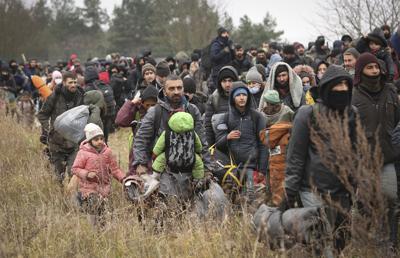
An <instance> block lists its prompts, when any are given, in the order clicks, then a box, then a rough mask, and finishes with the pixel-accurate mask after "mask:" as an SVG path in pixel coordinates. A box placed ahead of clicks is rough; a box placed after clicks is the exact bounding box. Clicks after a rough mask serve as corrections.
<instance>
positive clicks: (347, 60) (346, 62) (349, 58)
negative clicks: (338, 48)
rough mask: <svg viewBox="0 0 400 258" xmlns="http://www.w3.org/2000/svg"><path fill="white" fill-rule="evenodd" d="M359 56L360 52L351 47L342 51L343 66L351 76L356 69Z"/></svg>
mask: <svg viewBox="0 0 400 258" xmlns="http://www.w3.org/2000/svg"><path fill="white" fill-rule="evenodd" d="M359 57H360V53H359V52H358V51H357V49H355V48H353V47H351V48H348V49H347V50H346V51H344V53H343V67H344V69H346V71H347V72H348V73H349V74H350V75H351V76H353V78H354V74H355V70H356V62H357V59H358V58H359Z"/></svg>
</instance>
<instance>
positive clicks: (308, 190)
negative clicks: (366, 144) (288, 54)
mask: <svg viewBox="0 0 400 258" xmlns="http://www.w3.org/2000/svg"><path fill="white" fill-rule="evenodd" d="M352 86H353V84H352V79H351V76H350V74H349V73H348V72H346V70H345V69H344V68H343V67H341V66H337V65H331V66H330V67H329V68H328V70H327V71H326V73H325V74H324V76H323V77H322V78H321V81H320V84H319V90H320V96H321V98H320V100H319V101H318V102H317V103H316V104H315V105H312V106H311V105H307V106H303V107H301V108H300V109H299V110H298V112H297V114H296V116H295V118H294V121H293V127H292V131H291V136H290V140H289V145H288V149H287V154H286V155H287V156H286V161H287V163H286V170H285V193H286V194H285V198H284V200H283V201H282V203H281V204H280V210H281V211H284V210H286V209H288V208H294V207H295V202H296V196H297V195H298V194H300V198H301V202H302V204H303V206H304V207H311V206H324V205H326V206H327V207H328V212H329V214H332V215H333V216H328V221H329V223H330V224H331V226H332V232H335V237H334V240H335V241H334V247H335V249H336V250H338V251H340V250H342V249H343V248H344V246H345V239H346V235H347V232H346V231H342V230H346V227H343V228H342V229H338V226H343V225H344V224H343V223H346V220H345V218H346V215H345V214H343V211H345V212H349V211H350V208H351V197H350V194H349V193H348V191H347V190H346V188H345V186H344V185H343V184H342V182H341V181H340V179H339V178H338V176H337V174H338V173H339V171H332V170H331V169H329V168H328V167H326V166H325V165H324V161H323V158H322V157H321V155H320V154H319V153H318V151H317V148H316V146H315V143H314V142H313V139H312V137H311V133H310V131H311V127H313V128H314V129H315V130H318V125H316V124H315V123H316V121H315V119H314V118H315V115H314V114H315V113H318V114H320V115H322V116H324V115H327V114H336V115H337V116H338V117H344V115H345V113H346V114H347V117H348V126H349V128H348V129H349V130H348V132H349V137H350V139H351V141H352V142H355V141H356V137H355V131H356V113H355V109H354V108H352V107H351V96H352ZM313 121H314V122H313ZM321 133H323V132H321ZM328 140H329V139H328ZM326 144H329V142H327V143H326ZM349 151H353V150H349ZM312 188H315V190H316V193H315V194H314V193H313V191H312ZM320 195H321V196H325V197H326V199H331V200H333V201H334V202H335V203H337V205H340V207H341V208H335V207H336V206H335V207H333V206H332V203H329V202H325V201H323V200H322V198H320ZM326 199H325V198H324V200H326Z"/></svg>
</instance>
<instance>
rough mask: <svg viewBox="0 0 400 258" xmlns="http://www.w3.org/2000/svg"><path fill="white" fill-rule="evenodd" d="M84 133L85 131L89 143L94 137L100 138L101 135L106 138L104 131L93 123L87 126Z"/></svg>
mask: <svg viewBox="0 0 400 258" xmlns="http://www.w3.org/2000/svg"><path fill="white" fill-rule="evenodd" d="M84 131H85V135H86V140H88V141H90V140H91V139H93V138H94V137H96V136H99V135H103V136H104V133H103V130H101V128H100V127H99V126H98V125H96V124H93V123H90V124H87V125H86V126H85V129H84Z"/></svg>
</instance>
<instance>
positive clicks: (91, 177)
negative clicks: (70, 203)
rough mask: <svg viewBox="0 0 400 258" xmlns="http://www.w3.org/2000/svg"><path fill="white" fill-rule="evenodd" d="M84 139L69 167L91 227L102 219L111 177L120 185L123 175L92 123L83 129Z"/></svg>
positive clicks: (98, 128) (96, 127) (80, 202)
mask: <svg viewBox="0 0 400 258" xmlns="http://www.w3.org/2000/svg"><path fill="white" fill-rule="evenodd" d="M84 130H85V135H86V140H85V141H83V142H82V143H81V145H80V149H79V152H78V154H77V156H76V159H75V161H74V165H73V166H72V173H73V174H74V175H76V176H77V177H78V201H79V204H80V206H81V207H82V210H83V211H84V212H86V213H88V214H89V215H90V221H91V222H92V223H93V224H94V225H95V224H97V223H98V222H99V221H101V219H102V214H103V212H104V211H105V203H106V199H107V197H108V195H109V194H110V190H111V176H113V177H114V178H115V179H117V180H118V182H121V183H122V180H123V179H124V178H125V173H124V172H122V170H121V169H120V168H119V167H118V163H117V161H116V159H115V158H114V156H113V155H112V152H111V149H110V148H109V147H108V146H107V145H106V144H105V142H104V133H103V130H101V128H100V127H99V126H98V125H96V124H93V123H89V124H87V125H86V126H85V129H84Z"/></svg>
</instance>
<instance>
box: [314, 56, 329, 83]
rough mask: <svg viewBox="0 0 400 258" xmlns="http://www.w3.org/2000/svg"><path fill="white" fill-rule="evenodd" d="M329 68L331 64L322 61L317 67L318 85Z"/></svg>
mask: <svg viewBox="0 0 400 258" xmlns="http://www.w3.org/2000/svg"><path fill="white" fill-rule="evenodd" d="M328 67H329V63H328V62H326V61H320V62H319V63H317V65H316V66H315V74H316V76H315V79H316V81H317V84H319V81H320V80H321V78H322V76H323V75H324V73H325V72H326V70H327V69H328Z"/></svg>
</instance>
